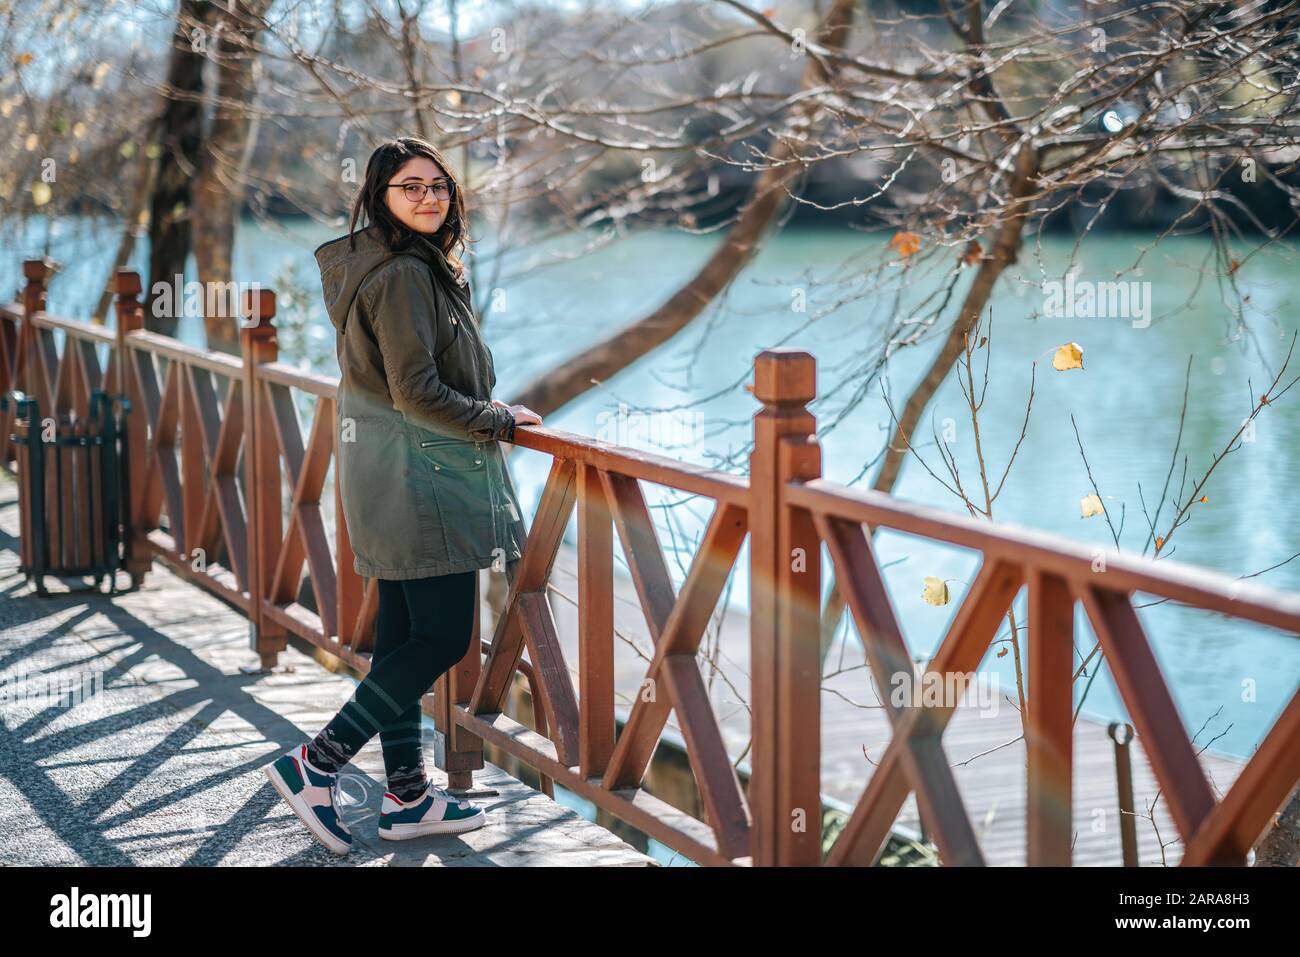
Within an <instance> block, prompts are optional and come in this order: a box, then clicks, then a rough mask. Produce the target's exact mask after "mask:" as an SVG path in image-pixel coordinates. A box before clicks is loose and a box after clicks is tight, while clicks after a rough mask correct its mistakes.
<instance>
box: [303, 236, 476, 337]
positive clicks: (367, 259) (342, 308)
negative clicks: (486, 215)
mask: <svg viewBox="0 0 1300 957" xmlns="http://www.w3.org/2000/svg"><path fill="white" fill-rule="evenodd" d="M348 235H349V234H347V233H344V234H343V235H342V236H340V237H338V238H337V239H331V240H330V241H329V242H327V243H324V244H322V245H320V246H318V247H317V248H316V262H317V264H318V265H319V266H320V277H321V289H322V292H323V293H324V297H325V309H326V311H327V312H328V314H329V317H330V322H331V323H333V325H334V328H335V329H337V330H338V331H339V332H340V333H342V332H343V331H344V329H345V327H346V325H347V321H348V315H349V314H350V313H351V311H352V303H353V302H354V301H355V299H356V297H357V292H358V291H359V290H360V288H361V283H362V281H363V280H364V279H365V278H366V277H367V276H368V275H370V273H371V272H373V271H374V270H375V269H376V268H377V267H379V266H382V265H383V264H384V263H386V262H387V261H388V260H390V259H395V258H396V257H398V256H415V257H417V258H418V259H420V260H422V261H423V262H425V263H427V264H428V266H429V268H430V271H431V272H432V273H433V275H434V280H435V282H439V284H440V285H441V286H442V288H443V289H447V290H450V291H452V292H454V293H455V294H456V295H457V296H458V297H459V298H460V300H461V301H462V302H463V303H464V304H465V305H466V307H467V308H468V307H469V302H470V296H469V289H468V286H467V284H465V283H458V282H457V281H456V274H455V273H454V272H453V271H452V268H451V264H450V263H449V262H447V257H446V255H445V254H444V253H443V251H442V250H441V249H439V248H438V247H437V246H436V245H434V244H433V243H432V242H430V241H429V240H428V239H427V238H426V237H424V236H420V235H417V236H416V237H415V242H414V243H412V245H411V246H410V248H408V249H404V250H400V251H397V252H394V251H393V250H390V249H389V248H388V247H387V246H385V245H384V243H383V240H381V239H380V237H379V232H378V230H377V229H375V228H374V227H373V226H367V227H365V228H364V229H358V230H357V231H356V232H355V233H352V234H351V235H352V236H353V237H354V238H355V240H356V248H355V249H354V248H352V247H353V244H352V243H351V242H349V240H348Z"/></svg>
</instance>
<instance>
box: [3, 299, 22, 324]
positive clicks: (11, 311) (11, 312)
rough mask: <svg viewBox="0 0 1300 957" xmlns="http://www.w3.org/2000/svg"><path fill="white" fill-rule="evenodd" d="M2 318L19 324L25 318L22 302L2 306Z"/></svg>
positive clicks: (7, 303)
mask: <svg viewBox="0 0 1300 957" xmlns="http://www.w3.org/2000/svg"><path fill="white" fill-rule="evenodd" d="M0 316H2V317H3V318H5V319H12V320H13V321H14V322H17V321H18V320H19V319H21V318H22V317H23V304H22V303H21V302H6V303H4V304H3V305H0Z"/></svg>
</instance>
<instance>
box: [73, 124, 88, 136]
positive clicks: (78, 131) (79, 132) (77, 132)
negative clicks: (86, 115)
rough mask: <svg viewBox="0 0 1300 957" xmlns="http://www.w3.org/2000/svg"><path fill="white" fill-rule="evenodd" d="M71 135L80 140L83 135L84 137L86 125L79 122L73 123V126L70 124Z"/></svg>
mask: <svg viewBox="0 0 1300 957" xmlns="http://www.w3.org/2000/svg"><path fill="white" fill-rule="evenodd" d="M72 135H73V136H75V137H76V138H77V139H81V138H82V137H83V136H85V135H86V124H85V123H82V122H81V121H80V120H78V121H77V122H76V123H73V124H72Z"/></svg>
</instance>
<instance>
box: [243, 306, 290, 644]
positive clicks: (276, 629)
mask: <svg viewBox="0 0 1300 957" xmlns="http://www.w3.org/2000/svg"><path fill="white" fill-rule="evenodd" d="M242 306H243V309H242V312H243V319H242V320H241V321H240V329H239V347H240V352H241V353H242V355H243V358H244V379H243V385H242V388H243V391H244V410H245V412H244V488H245V495H246V498H247V506H246V507H247V511H248V529H249V534H248V581H249V595H248V608H249V619H250V621H251V624H252V647H253V650H254V651H256V652H257V653H258V654H259V655H261V657H262V667H264V668H274V667H275V663H276V661H277V660H278V658H279V654H280V652H281V651H284V649H285V648H286V647H288V633H287V631H286V630H285V628H284V626H283V625H279V624H276V623H275V622H273V621H271V620H270V619H269V618H268V617H267V616H266V614H265V613H264V607H263V602H264V600H265V597H266V596H267V595H268V594H269V593H270V590H271V577H272V576H273V575H274V574H275V565H276V560H277V559H278V558H279V555H280V543H281V542H282V541H283V540H284V531H283V529H284V525H283V519H282V517H281V502H280V494H281V493H280V484H281V479H280V455H279V452H278V451H277V449H276V442H275V432H274V429H275V427H274V426H273V425H272V424H271V406H270V402H269V401H268V400H267V397H266V395H265V394H264V392H263V389H262V384H261V381H260V380H259V379H258V377H257V366H258V364H259V363H262V362H274V361H275V360H276V358H277V357H278V356H279V354H280V346H279V343H278V342H277V340H276V338H275V323H274V322H273V320H274V319H275V293H274V292H273V291H272V290H270V289H255V290H249V291H248V292H246V293H245V294H244V301H243V304H242Z"/></svg>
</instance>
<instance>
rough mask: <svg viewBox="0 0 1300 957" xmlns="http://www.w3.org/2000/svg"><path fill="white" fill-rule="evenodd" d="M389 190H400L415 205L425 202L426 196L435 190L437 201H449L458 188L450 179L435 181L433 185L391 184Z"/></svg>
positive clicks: (434, 194)
mask: <svg viewBox="0 0 1300 957" xmlns="http://www.w3.org/2000/svg"><path fill="white" fill-rule="evenodd" d="M388 188H389V189H400V190H401V191H402V192H403V193H405V194H406V198H407V199H409V200H410V201H411V202H413V203H419V202H423V201H424V194H425V193H427V192H428V191H429V190H433V196H434V198H435V199H439V200H448V199H451V194H452V192H453V191H454V190H455V188H456V184H455V183H453V182H452V181H451V180H449V179H440V180H435V181H434V182H433V183H432V184H428V183H389V184H388Z"/></svg>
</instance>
